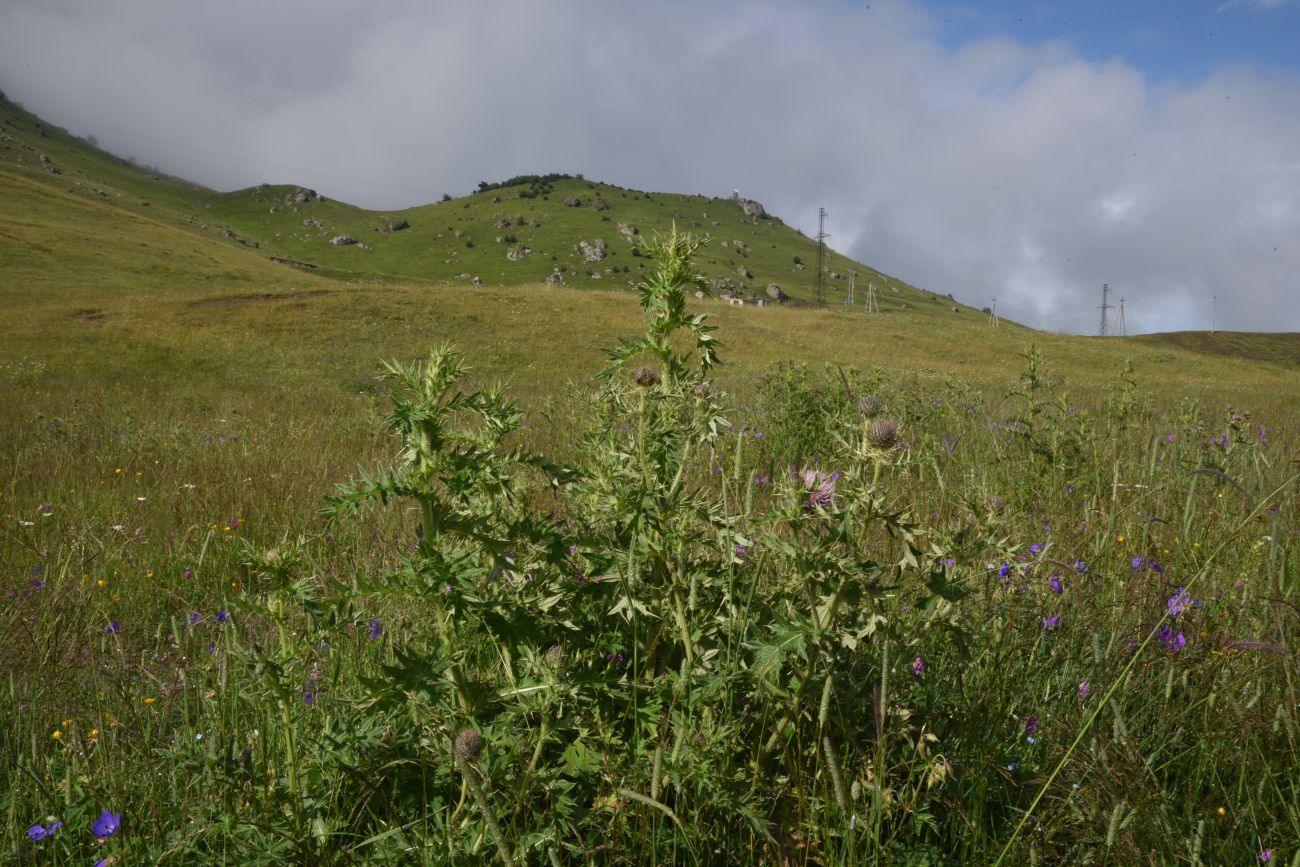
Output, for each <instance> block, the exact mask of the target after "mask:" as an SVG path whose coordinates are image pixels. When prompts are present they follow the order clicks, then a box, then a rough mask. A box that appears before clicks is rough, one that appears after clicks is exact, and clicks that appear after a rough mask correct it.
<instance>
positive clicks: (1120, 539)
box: [1115, 533, 1128, 542]
mask: <svg viewBox="0 0 1300 867" xmlns="http://www.w3.org/2000/svg"><path fill="white" fill-rule="evenodd" d="M1126 538H1128V537H1127V536H1125V535H1124V534H1123V533H1116V534H1115V541H1116V542H1123V541H1124V540H1125V539H1126Z"/></svg>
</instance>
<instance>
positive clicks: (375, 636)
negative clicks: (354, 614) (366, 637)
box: [370, 617, 384, 641]
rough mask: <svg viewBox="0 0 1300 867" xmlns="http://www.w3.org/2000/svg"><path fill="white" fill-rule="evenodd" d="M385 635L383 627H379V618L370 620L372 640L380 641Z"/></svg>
mask: <svg viewBox="0 0 1300 867" xmlns="http://www.w3.org/2000/svg"><path fill="white" fill-rule="evenodd" d="M383 634H384V630H383V627H381V626H380V625H379V618H378V617H372V618H370V640H371V641H378V640H379V638H380V636H382V635H383Z"/></svg>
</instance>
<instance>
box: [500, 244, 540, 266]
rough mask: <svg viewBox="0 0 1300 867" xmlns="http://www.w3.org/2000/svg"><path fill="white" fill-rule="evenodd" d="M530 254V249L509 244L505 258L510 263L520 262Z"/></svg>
mask: <svg viewBox="0 0 1300 867" xmlns="http://www.w3.org/2000/svg"><path fill="white" fill-rule="evenodd" d="M531 252H533V251H532V249H531V248H529V247H525V246H524V245H523V244H511V245H510V246H509V247H507V248H506V258H507V259H509V260H510V261H511V262H522V261H524V259H526V258H527V257H528V254H529V253H531Z"/></svg>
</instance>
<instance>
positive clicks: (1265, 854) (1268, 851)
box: [1259, 849, 1273, 861]
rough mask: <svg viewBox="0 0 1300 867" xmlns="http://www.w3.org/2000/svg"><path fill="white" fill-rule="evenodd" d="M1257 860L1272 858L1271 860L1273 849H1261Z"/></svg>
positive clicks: (1269, 859)
mask: <svg viewBox="0 0 1300 867" xmlns="http://www.w3.org/2000/svg"><path fill="white" fill-rule="evenodd" d="M1259 860H1261V861H1272V860H1273V850H1272V849H1264V850H1263V851H1261V852H1260V853H1259Z"/></svg>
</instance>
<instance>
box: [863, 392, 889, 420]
mask: <svg viewBox="0 0 1300 867" xmlns="http://www.w3.org/2000/svg"><path fill="white" fill-rule="evenodd" d="M884 408H885V407H884V404H882V403H881V402H880V398H878V397H875V396H873V395H870V394H864V395H863V396H862V397H861V398H859V400H858V411H859V412H861V413H862V415H863V417H864V418H875V417H876V416H878V415H880V412H881V410H883V409H884Z"/></svg>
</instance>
